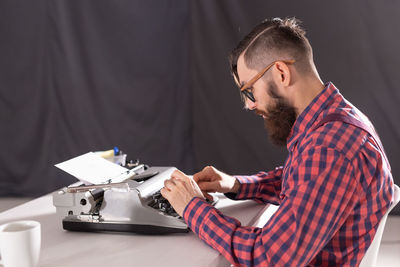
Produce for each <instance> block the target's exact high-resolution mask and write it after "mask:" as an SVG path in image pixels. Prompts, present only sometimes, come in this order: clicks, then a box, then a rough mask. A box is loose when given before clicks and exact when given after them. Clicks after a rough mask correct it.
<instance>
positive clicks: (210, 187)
mask: <svg viewBox="0 0 400 267" xmlns="http://www.w3.org/2000/svg"><path fill="white" fill-rule="evenodd" d="M198 185H199V188H200V189H201V191H206V192H216V191H218V188H219V184H218V182H200V183H198Z"/></svg>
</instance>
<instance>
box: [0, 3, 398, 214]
mask: <svg viewBox="0 0 400 267" xmlns="http://www.w3.org/2000/svg"><path fill="white" fill-rule="evenodd" d="M398 10H400V3H397V2H395V1H383V2H382V1H380V2H376V1H372V0H368V1H361V0H358V1H345V0H341V1H334V2H321V1H316V0H310V1H287V0H282V1H261V0H257V1H244V0H243V1H241V0H218V1H215V0H192V1H184V0H182V1H178V0H175V1H173V0H169V1H168V0H167V1H137V0H133V1H126V0H120V1H105V0H97V1H78V0H69V1H67V0H36V1H27V0H0V123H1V131H0V142H1V147H2V149H1V150H0V196H11V195H13V196H39V195H41V194H44V193H48V192H51V191H52V190H55V189H56V188H59V187H61V186H64V185H67V184H69V183H72V182H73V181H74V178H72V177H70V176H69V175H67V174H64V173H63V172H61V171H58V170H57V169H56V168H55V167H53V165H54V164H55V163H58V162H61V161H64V160H67V159H69V158H72V157H74V156H77V155H80V154H83V153H86V152H88V151H96V150H106V149H111V148H112V147H113V146H119V147H120V148H121V149H122V150H123V151H124V152H126V153H128V156H129V157H130V158H132V159H136V158H139V159H140V160H141V161H142V162H144V163H147V164H149V165H163V166H177V167H178V168H180V169H182V170H184V171H185V172H188V173H193V172H195V171H198V170H200V169H202V168H203V167H204V166H205V165H214V166H216V167H218V168H220V169H222V170H224V171H226V172H228V173H232V174H248V173H254V172H257V171H259V170H270V169H272V168H274V167H276V166H279V165H282V164H283V162H284V159H285V157H286V149H285V148H277V147H275V146H273V145H271V144H270V142H269V140H268V137H267V134H266V132H265V130H264V129H263V123H262V120H261V118H258V117H257V116H255V115H254V114H253V113H252V112H248V111H245V110H244V109H243V107H242V104H241V102H240V98H239V93H238V90H237V89H236V87H235V85H234V82H233V80H232V78H231V75H230V73H229V65H228V60H227V56H228V54H229V51H231V50H232V49H233V48H234V47H235V45H236V44H237V42H238V41H239V40H240V39H241V38H242V37H243V36H244V35H245V34H247V33H248V32H249V31H250V30H251V29H252V27H253V26H254V25H255V24H257V23H259V22H260V21H261V20H262V19H264V18H271V17H287V16H296V17H297V18H299V19H301V20H302V21H303V24H304V27H305V28H306V29H307V36H308V38H309V39H310V41H311V45H312V46H313V49H314V60H315V62H316V66H317V69H318V70H319V73H320V75H321V78H322V79H323V81H325V82H326V81H332V82H333V83H334V84H335V85H336V86H337V87H338V88H339V90H340V91H341V93H342V94H343V95H344V96H345V97H346V98H347V99H348V100H350V101H351V102H352V103H353V104H354V105H356V106H357V107H358V108H359V109H360V110H361V111H363V112H364V113H365V114H366V115H367V116H368V117H369V118H370V119H371V120H372V122H373V123H374V125H375V127H376V129H377V130H378V132H379V134H380V136H381V139H382V141H383V144H384V146H385V149H386V152H387V155H388V157H389V160H390V161H391V164H392V169H393V176H394V178H395V179H397V184H400V180H398V178H397V177H398V176H399V175H400V166H399V164H398V163H399V158H400V150H399V148H400V145H399V144H400V142H399V141H400V125H399V124H397V117H398V116H399V115H398V114H400V108H399V105H398V102H399V100H400V88H399V86H398V84H399V82H400V81H399V79H400V77H399V75H397V69H398V67H397V66H398V64H399V62H400V54H399V53H398V52H397V49H398V47H400V38H399V36H400V34H399V33H400V27H399V26H400V23H399V22H398V20H397V16H398V14H397V13H398ZM397 210H399V208H398V209H397ZM397 212H398V211H397Z"/></svg>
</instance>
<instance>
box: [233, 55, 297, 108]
mask: <svg viewBox="0 0 400 267" xmlns="http://www.w3.org/2000/svg"><path fill="white" fill-rule="evenodd" d="M277 62H283V63H285V64H293V63H295V62H296V60H293V59H291V60H275V61H274V62H272V63H271V64H269V65H268V66H266V67H265V68H264V69H262V70H261V71H260V72H259V73H257V74H256V75H255V76H254V77H253V78H251V80H250V81H248V82H247V83H245V84H243V85H240V83H239V77H237V76H236V75H233V77H234V79H235V82H236V84H237V85H238V87H239V88H240V93H242V94H243V95H244V96H246V97H247V98H248V99H250V101H252V102H253V103H254V102H256V99H255V98H254V95H253V92H251V91H250V90H249V88H251V87H253V85H254V84H255V83H256V82H257V81H258V80H259V79H260V78H261V77H262V76H264V74H265V73H266V72H267V71H268V70H269V69H270V68H271V67H272V66H273V65H275V63H277Z"/></svg>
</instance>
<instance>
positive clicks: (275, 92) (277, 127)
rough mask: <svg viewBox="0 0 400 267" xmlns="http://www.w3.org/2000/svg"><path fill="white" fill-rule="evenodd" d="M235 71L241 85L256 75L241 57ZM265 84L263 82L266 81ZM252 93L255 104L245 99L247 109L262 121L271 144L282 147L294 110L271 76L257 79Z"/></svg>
mask: <svg viewBox="0 0 400 267" xmlns="http://www.w3.org/2000/svg"><path fill="white" fill-rule="evenodd" d="M237 70H238V75H239V80H240V82H241V83H246V82H247V81H249V80H250V79H252V78H253V77H254V76H255V75H256V74H257V71H256V70H252V69H249V68H247V67H246V64H245V63H244V59H243V56H240V57H239V60H238V64H237ZM268 79H269V81H267V82H265V80H268ZM252 92H253V95H254V98H255V100H256V101H255V102H252V101H250V100H249V99H247V98H246V99H245V105H246V108H247V109H250V110H254V111H255V113H256V114H258V115H260V116H262V117H263V119H264V126H265V128H266V129H267V131H268V133H269V136H270V138H271V140H272V142H273V143H275V144H277V145H280V146H284V145H286V141H287V138H288V137H289V135H290V132H291V129H292V126H293V124H294V122H295V121H296V110H295V108H294V107H293V106H292V105H291V104H290V103H289V101H288V100H287V99H286V98H285V97H283V96H282V95H281V94H280V93H279V88H278V86H277V85H276V84H275V83H274V81H273V80H272V77H271V75H270V76H269V77H268V78H266V77H265V76H264V79H263V78H261V79H259V80H258V81H257V82H256V83H254V85H253V88H252Z"/></svg>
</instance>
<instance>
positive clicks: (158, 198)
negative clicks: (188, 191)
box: [148, 191, 218, 218]
mask: <svg viewBox="0 0 400 267" xmlns="http://www.w3.org/2000/svg"><path fill="white" fill-rule="evenodd" d="M206 201H207V202H208V203H210V204H211V205H213V206H214V205H215V204H216V203H217V201H218V198H217V197H215V196H214V199H213V200H212V201H211V200H209V199H206ZM148 205H149V206H150V207H152V208H154V209H156V210H159V211H161V212H163V213H165V214H167V215H170V216H174V217H179V218H181V217H180V216H179V214H178V213H176V211H175V210H174V208H173V207H172V206H171V204H170V203H169V202H168V200H167V199H166V198H164V197H163V196H162V195H161V192H160V191H157V192H156V193H154V194H153V195H152V196H151V200H150V202H149V203H148Z"/></svg>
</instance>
